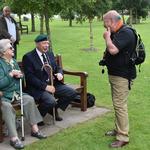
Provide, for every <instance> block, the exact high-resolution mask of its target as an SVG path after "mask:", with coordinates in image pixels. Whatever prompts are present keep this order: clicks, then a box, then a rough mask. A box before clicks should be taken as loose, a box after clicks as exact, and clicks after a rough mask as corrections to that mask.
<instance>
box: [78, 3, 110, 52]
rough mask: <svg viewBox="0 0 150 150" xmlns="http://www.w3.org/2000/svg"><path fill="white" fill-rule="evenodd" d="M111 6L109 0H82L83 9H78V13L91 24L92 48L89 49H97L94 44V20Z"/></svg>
mask: <svg viewBox="0 0 150 150" xmlns="http://www.w3.org/2000/svg"><path fill="white" fill-rule="evenodd" d="M109 6H110V2H109V1H108V0H82V2H81V9H80V10H79V11H78V14H80V15H81V16H82V17H83V18H84V17H85V18H87V19H88V20H89V25H90V48H88V49H87V50H97V49H96V48H94V44H93V28H92V22H93V19H94V18H95V17H96V16H99V15H100V14H103V13H104V12H106V11H107V9H108V8H109Z"/></svg>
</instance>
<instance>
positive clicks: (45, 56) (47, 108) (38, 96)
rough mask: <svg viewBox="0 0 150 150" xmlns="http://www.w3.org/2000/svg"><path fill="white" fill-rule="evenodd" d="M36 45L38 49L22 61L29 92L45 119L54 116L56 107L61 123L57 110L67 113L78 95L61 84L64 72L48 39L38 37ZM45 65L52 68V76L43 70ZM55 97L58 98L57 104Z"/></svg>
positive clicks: (42, 36)
mask: <svg viewBox="0 0 150 150" xmlns="http://www.w3.org/2000/svg"><path fill="white" fill-rule="evenodd" d="M35 44H36V48H35V49H34V50H32V51H31V52H29V53H27V54H25V55H24V57H23V61H22V62H23V67H24V73H25V78H26V85H27V91H28V93H29V94H30V95H32V96H33V97H34V98H35V100H36V101H37V102H38V103H39V106H38V108H39V111H40V113H41V115H42V116H43V117H44V116H45V115H46V114H47V113H50V114H52V108H53V107H55V110H56V112H55V115H56V121H61V120H62V118H61V117H60V116H59V115H58V111H57V109H58V108H60V109H62V110H63V111H65V109H66V108H67V106H68V105H69V104H70V102H71V101H72V100H73V99H74V97H75V96H76V95H77V93H76V91H75V90H74V89H72V88H70V87H68V86H67V85H65V84H63V83H62V82H61V80H62V79H63V71H62V69H61V68H60V67H59V66H58V65H57V64H56V62H55V57H54V54H53V52H52V51H49V41H48V37H47V36H46V35H38V36H37V37H36V38H35ZM44 65H48V66H49V67H50V68H51V73H52V74H51V73H50V72H48V71H47V70H45V68H43V66H44ZM52 82H53V84H52ZM54 96H55V97H57V98H58V100H57V102H56V99H55V97H54Z"/></svg>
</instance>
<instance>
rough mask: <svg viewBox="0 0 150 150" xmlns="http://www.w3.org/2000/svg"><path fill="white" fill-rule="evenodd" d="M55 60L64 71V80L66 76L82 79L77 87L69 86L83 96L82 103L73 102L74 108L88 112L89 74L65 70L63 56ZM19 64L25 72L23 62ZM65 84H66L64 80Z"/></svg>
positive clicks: (58, 56) (57, 56)
mask: <svg viewBox="0 0 150 150" xmlns="http://www.w3.org/2000/svg"><path fill="white" fill-rule="evenodd" d="M55 59H56V63H57V65H59V66H60V67H61V68H62V69H63V73H64V78H65V75H71V76H78V77H79V78H80V83H78V84H76V85H72V84H69V86H71V87H72V88H74V89H75V90H77V91H78V92H79V93H80V95H81V103H77V102H72V106H75V107H80V108H81V111H86V110H87V77H88V74H87V72H81V71H79V72H75V71H68V70H65V69H64V68H63V65H62V57H61V55H56V56H55ZM18 64H19V67H20V68H21V70H22V72H23V66H22V62H18ZM63 82H64V83H65V81H64V80H63ZM24 84H25V82H24Z"/></svg>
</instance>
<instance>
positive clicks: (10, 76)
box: [0, 39, 46, 149]
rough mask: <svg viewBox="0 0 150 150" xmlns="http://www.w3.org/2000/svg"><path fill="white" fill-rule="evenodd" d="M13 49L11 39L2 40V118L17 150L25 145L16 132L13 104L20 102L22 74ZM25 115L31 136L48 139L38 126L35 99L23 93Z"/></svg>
mask: <svg viewBox="0 0 150 150" xmlns="http://www.w3.org/2000/svg"><path fill="white" fill-rule="evenodd" d="M13 56H14V52H13V47H12V45H11V42H10V40H9V39H2V40H0V91H1V92H2V93H3V94H2V96H1V100H2V106H1V110H2V117H3V120H4V121H5V123H6V126H7V128H8V133H9V136H10V145H11V146H13V147H14V148H16V149H22V148H24V145H23V144H22V142H21V141H20V140H19V138H18V134H17V131H16V120H15V119H16V114H15V110H14V108H13V106H12V103H13V102H17V101H20V99H19V98H18V97H19V96H20V91H19V90H20V87H19V80H20V78H22V76H23V75H22V73H21V71H20V69H19V66H18V64H17V62H16V60H15V59H13ZM22 98H23V107H24V115H25V117H26V119H27V120H28V121H29V123H30V126H31V136H33V137H36V138H38V139H44V138H46V136H45V135H43V134H42V133H41V132H40V131H39V129H38V126H37V123H38V122H41V121H42V116H41V115H40V113H39V111H38V109H37V107H36V105H35V102H34V99H33V98H32V97H31V96H29V95H28V94H26V93H23V96H22Z"/></svg>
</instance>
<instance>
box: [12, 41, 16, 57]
mask: <svg viewBox="0 0 150 150" xmlns="http://www.w3.org/2000/svg"><path fill="white" fill-rule="evenodd" d="M12 46H13V48H14V58H15V59H17V43H16V42H15V43H13V45H12Z"/></svg>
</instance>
